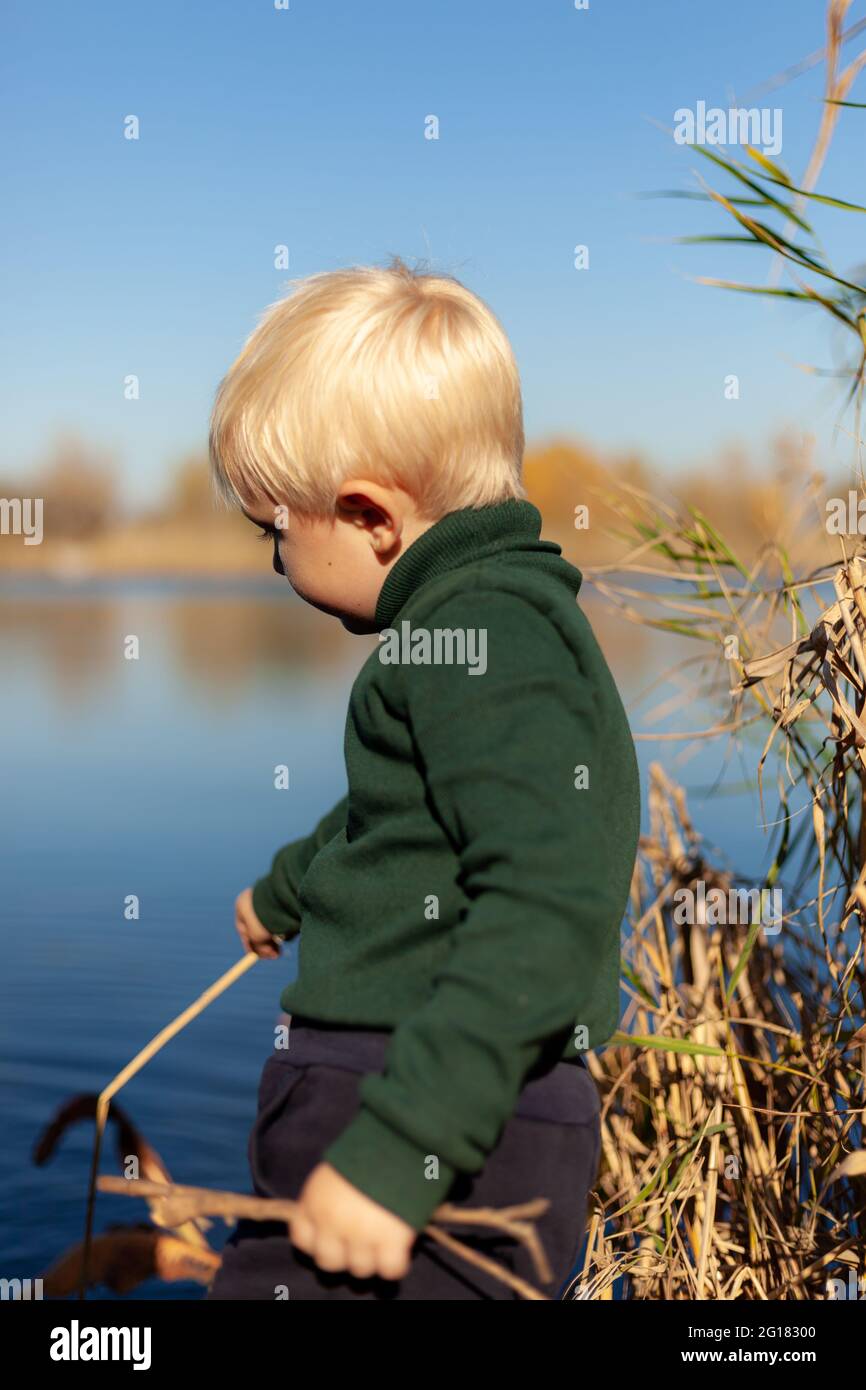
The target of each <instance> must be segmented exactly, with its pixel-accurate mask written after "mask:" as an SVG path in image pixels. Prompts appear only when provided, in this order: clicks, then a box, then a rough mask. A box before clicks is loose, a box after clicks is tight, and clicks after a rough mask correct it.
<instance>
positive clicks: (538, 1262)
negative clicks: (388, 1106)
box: [97, 1176, 553, 1302]
mask: <svg viewBox="0 0 866 1390" xmlns="http://www.w3.org/2000/svg"><path fill="white" fill-rule="evenodd" d="M97 1186H98V1188H99V1191H100V1192H111V1193H113V1194H114V1195H115V1196H119V1197H143V1198H145V1199H147V1200H148V1201H150V1202H153V1201H158V1202H159V1204H160V1219H161V1220H163V1221H164V1222H165V1223H166V1224H167V1225H168V1226H170V1227H175V1226H177V1225H180V1224H181V1223H182V1222H184V1221H188V1220H190V1219H192V1217H193V1216H223V1217H238V1216H244V1217H246V1218H247V1219H248V1220H250V1221H281V1222H285V1223H286V1226H287V1227H289V1231H290V1232H291V1224H292V1222H293V1220H294V1218H295V1215H296V1213H297V1210H298V1204H297V1202H294V1201H292V1200H291V1199H290V1198H277V1197H250V1196H247V1195H245V1194H243V1193H240V1192H217V1191H214V1190H213V1189H211V1188H207V1187H182V1186H180V1185H178V1184H175V1183H161V1182H146V1181H145V1180H144V1179H142V1178H122V1177H116V1176H105V1177H102V1178H99V1179H98V1182H97ZM549 1205H550V1204H549V1202H547V1201H546V1199H544V1198H538V1199H537V1200H535V1201H532V1202H526V1203H524V1204H523V1205H522V1206H517V1207H503V1208H502V1209H501V1210H497V1208H495V1207H479V1208H477V1209H476V1210H472V1209H471V1208H467V1207H455V1206H452V1205H451V1204H449V1203H446V1204H445V1205H443V1206H441V1207H437V1209H436V1211H435V1212H434V1213H433V1216H434V1219H435V1220H438V1221H448V1222H455V1223H460V1224H461V1225H467V1226H472V1225H479V1226H493V1227H497V1228H498V1229H500V1230H502V1231H503V1232H505V1233H506V1234H508V1235H511V1236H512V1237H513V1238H514V1239H515V1240H518V1241H520V1242H521V1243H522V1244H523V1245H524V1246H525V1247H526V1248H527V1250H528V1251H529V1253H530V1256H531V1257H532V1260H533V1262H534V1264H535V1266H536V1269H540V1270H541V1271H542V1278H544V1279H546V1281H549V1280H550V1279H551V1278H552V1277H553V1276H552V1274H551V1272H550V1267H549V1265H548V1263H547V1259H546V1257H545V1255H544V1251H543V1249H542V1247H541V1242H540V1241H539V1239H538V1235H537V1233H536V1231H535V1229H534V1228H533V1227H532V1226H530V1225H529V1224H528V1223H527V1222H525V1221H524V1220H521V1219H520V1218H522V1217H526V1216H540V1215H541V1214H542V1213H543V1212H545V1211H546V1210H547V1208H548V1206H549ZM423 1234H424V1235H425V1236H429V1237H430V1239H431V1240H434V1241H436V1242H437V1243H438V1244H439V1245H444V1246H445V1247H446V1248H447V1249H448V1250H451V1251H453V1253H454V1254H457V1255H460V1256H461V1257H462V1258H463V1259H465V1260H466V1261H467V1262H468V1263H469V1264H472V1265H475V1266H476V1267H477V1268H478V1269H482V1270H484V1271H485V1272H486V1273H487V1274H489V1275H491V1277H492V1278H494V1279H498V1280H499V1281H500V1283H503V1284H507V1285H508V1287H509V1288H511V1289H514V1291H515V1293H519V1294H520V1296H521V1298H527V1299H532V1300H534V1301H537V1300H542V1301H543V1302H548V1301H549V1300H548V1299H547V1295H546V1294H543V1293H540V1292H539V1290H538V1289H535V1288H533V1287H532V1285H531V1284H528V1283H527V1282H526V1281H525V1280H524V1279H521V1278H519V1277H518V1275H516V1274H512V1273H511V1271H510V1270H507V1269H505V1268H504V1267H503V1266H502V1265H500V1264H497V1263H496V1261H495V1260H489V1259H487V1257H486V1256H484V1255H480V1254H478V1252H477V1251H475V1250H471V1249H470V1248H469V1247H468V1246H466V1245H464V1244H463V1242H462V1241H459V1240H455V1238H454V1237H453V1236H449V1235H448V1234H447V1233H446V1232H445V1231H443V1230H441V1229H440V1227H439V1226H437V1225H433V1224H432V1223H431V1224H429V1225H427V1226H425V1227H424V1231H423Z"/></svg>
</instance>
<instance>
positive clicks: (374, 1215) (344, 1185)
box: [291, 1163, 417, 1279]
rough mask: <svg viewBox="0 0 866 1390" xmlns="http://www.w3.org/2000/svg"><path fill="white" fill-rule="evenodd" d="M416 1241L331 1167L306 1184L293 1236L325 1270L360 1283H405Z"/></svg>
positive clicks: (319, 1170)
mask: <svg viewBox="0 0 866 1390" xmlns="http://www.w3.org/2000/svg"><path fill="white" fill-rule="evenodd" d="M416 1235H417V1232H416V1231H414V1230H413V1228H412V1227H411V1226H409V1225H408V1224H407V1223H406V1222H405V1221H402V1220H401V1219H400V1217H399V1216H395V1215H394V1213H393V1212H391V1211H387V1210H386V1209H385V1207H380V1206H379V1204H378V1202H374V1201H373V1200H372V1198H370V1197H365V1196H364V1194H363V1192H359V1191H358V1189H357V1187H353V1186H352V1184H351V1183H350V1182H347V1181H346V1179H345V1178H344V1177H342V1175H341V1174H340V1173H338V1172H337V1170H336V1168H332V1167H331V1165H330V1163H320V1164H318V1166H317V1167H315V1168H314V1169H313V1171H312V1173H311V1174H310V1176H309V1177H308V1178H307V1181H306V1182H305V1183H304V1186H303V1188H302V1190H301V1195H300V1197H299V1198H298V1212H297V1215H296V1216H295V1218H294V1220H293V1221H292V1231H291V1239H292V1244H293V1245H295V1246H297V1248H298V1249H299V1250H303V1251H304V1252H305V1254H307V1255H309V1256H310V1257H311V1259H313V1260H315V1262H316V1264H317V1265H318V1266H319V1269H324V1270H327V1271H328V1273H336V1272H338V1271H339V1270H343V1269H347V1270H349V1272H350V1273H351V1274H354V1275H355V1276H356V1278H358V1279H370V1278H372V1277H373V1276H374V1275H378V1276H379V1277H380V1278H381V1279H402V1278H403V1276H404V1274H406V1273H407V1271H408V1269H409V1256H410V1254H411V1251H412V1246H413V1244H414V1243H415V1237H416Z"/></svg>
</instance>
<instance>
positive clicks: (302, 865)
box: [210, 262, 639, 1300]
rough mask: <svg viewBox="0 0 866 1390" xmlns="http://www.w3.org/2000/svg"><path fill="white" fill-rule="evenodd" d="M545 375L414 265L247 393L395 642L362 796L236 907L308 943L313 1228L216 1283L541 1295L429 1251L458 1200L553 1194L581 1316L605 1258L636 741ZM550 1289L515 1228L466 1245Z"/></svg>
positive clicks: (365, 618) (305, 1212) (358, 607)
mask: <svg viewBox="0 0 866 1390" xmlns="http://www.w3.org/2000/svg"><path fill="white" fill-rule="evenodd" d="M522 454H523V425H522V409H521V399H520V385H519V380H518V375H517V369H516V366H515V362H514V358H513V355H512V352H511V348H510V346H509V343H508V340H507V338H506V336H505V334H504V332H503V330H502V328H501V326H500V325H499V323H498V322H497V320H496V319H495V318H494V317H493V315H492V314H491V312H490V311H489V309H488V308H487V307H486V306H485V305H484V304H483V303H482V302H481V301H480V300H479V299H477V298H476V297H475V296H474V295H473V294H471V293H470V292H469V291H468V290H466V289H465V288H464V287H463V286H462V285H460V284H459V283H457V282H456V281H455V280H452V279H450V278H446V277H443V276H434V275H426V274H416V273H412V272H411V271H409V270H408V269H407V268H406V267H405V266H404V265H403V264H402V263H400V262H397V263H395V264H394V265H392V266H391V267H390V268H389V269H386V270H380V269H373V268H361V269H354V270H345V271H337V272H333V273H329V274H323V275H316V276H313V277H311V278H310V279H308V280H306V281H303V282H301V283H300V284H299V285H297V286H296V288H295V290H294V292H293V293H292V294H291V295H290V296H289V297H288V298H287V299H285V300H283V301H281V302H280V303H278V304H277V305H276V306H275V307H273V308H272V309H271V310H270V311H269V313H268V314H267V315H266V317H265V318H264V320H263V322H262V323H261V324H260V326H259V327H258V328H257V329H256V331H255V332H254V333H253V335H252V337H251V338H250V339H249V341H248V343H247V344H246V346H245V348H244V350H243V351H242V353H241V355H240V357H239V358H238V360H237V361H236V362H235V364H234V365H233V367H232V368H231V369H230V371H229V373H228V375H227V376H226V378H225V380H224V381H223V383H222V385H221V387H220V390H219V393H218V396H217V400H216V405H215V408H214V414H213V421H212V430H211V457H212V461H213V466H214V470H215V476H216V479H217V481H218V484H219V486H220V487H221V489H222V491H223V493H224V494H225V495H227V496H228V497H230V498H232V499H233V500H234V501H235V502H237V503H239V505H240V506H241V507H242V508H243V510H244V511H245V513H246V515H247V516H248V517H249V518H250V520H251V521H254V522H256V523H257V524H258V525H260V526H261V527H262V528H263V530H264V531H265V533H266V534H267V535H269V536H271V537H272V538H273V544H274V566H275V568H276V569H277V571H278V572H279V573H280V574H282V575H285V577H286V578H287V579H288V581H289V583H290V584H291V585H292V587H293V589H295V590H296V592H297V593H298V594H300V595H301V597H302V598H304V599H306V600H307V602H308V603H311V604H313V605H314V606H315V607H316V608H319V609H321V610H322V611H323V612H325V613H328V614H331V615H332V616H334V617H337V618H339V619H340V620H341V622H342V623H343V624H344V626H345V627H346V628H348V629H349V631H351V632H356V633H378V634H379V646H378V648H377V649H376V650H375V651H374V652H373V653H372V654H371V655H370V657H369V659H368V660H367V661H366V663H365V665H364V666H363V668H362V670H361V672H360V674H359V676H358V678H357V680H356V682H355V685H354V688H353V690H352V696H351V701H350V704H349V711H348V719H347V724H346V733H345V755H346V768H347V773H348V784H349V790H348V795H347V796H346V797H345V798H344V799H343V800H342V801H341V802H340V803H339V805H338V806H336V807H335V808H334V809H333V811H331V812H330V814H329V815H326V816H325V817H324V819H323V820H322V821H321V822H320V823H319V825H318V827H317V828H316V830H315V831H314V832H313V834H312V835H310V836H309V837H308V838H307V839H304V840H300V841H296V842H294V843H293V844H290V845H287V846H286V847H285V848H284V849H282V850H280V851H279V852H278V853H277V855H276V857H275V859H274V861H273V866H272V869H271V872H270V874H269V875H267V876H266V877H265V878H262V879H261V880H260V881H259V882H258V883H257V884H256V885H255V887H254V888H253V889H252V890H250V889H247V890H246V892H244V893H242V894H241V895H240V897H239V898H238V901H237V905H236V921H237V929H238V931H239V933H240V935H241V938H242V940H243V941H244V942H245V944H246V945H247V946H248V948H249V949H250V950H252V951H255V952H257V953H258V954H259V955H260V956H268V957H274V956H276V955H278V954H279V949H280V948H279V946H278V945H277V944H276V942H277V939H278V938H283V939H285V938H288V937H291V936H294V935H296V934H297V933H298V932H300V957H299V973H298V978H297V981H296V982H295V983H294V984H292V985H290V986H289V987H288V988H287V989H286V990H285V991H284V993H283V995H282V1005H283V1008H284V1009H285V1010H286V1011H287V1012H289V1013H290V1014H291V1016H292V1022H291V1029H290V1036H289V1045H288V1048H287V1049H285V1050H279V1049H278V1050H275V1052H274V1055H273V1057H272V1058H270V1059H269V1061H268V1062H267V1063H266V1064H265V1068H264V1072H263V1075H262V1081H261V1085H260V1089H259V1109H258V1116H257V1120H256V1123H255V1126H254V1129H253V1132H252V1135H251V1137H250V1146H249V1151H250V1162H251V1168H252V1173H253V1179H254V1185H255V1189H256V1191H257V1192H258V1193H259V1194H260V1195H262V1196H271V1197H275V1196H281V1197H291V1198H295V1199H297V1201H298V1204H299V1208H298V1216H297V1219H296V1221H295V1222H294V1223H293V1225H292V1230H291V1243H290V1242H289V1241H288V1240H287V1238H286V1229H285V1226H278V1225H274V1226H270V1225H266V1224H255V1223H250V1222H242V1223H241V1224H240V1226H239V1227H238V1229H237V1231H236V1232H235V1234H234V1235H233V1237H232V1239H231V1240H230V1242H229V1245H228V1246H227V1248H226V1252H225V1258H224V1262H223V1266H222V1269H221V1271H220V1273H219V1274H218V1276H217V1278H216V1281H215V1284H214V1286H213V1289H212V1291H211V1294H210V1297H211V1298H217V1299H242V1298H263V1299H274V1298H281V1297H282V1298H285V1297H289V1298H291V1299H323V1300H324V1299H365V1298H366V1299H382V1300H386V1299H390V1298H396V1299H406V1300H418V1299H511V1298H514V1297H516V1296H517V1295H516V1294H515V1292H514V1290H513V1289H512V1288H510V1287H508V1286H507V1285H505V1284H503V1283H501V1282H499V1281H497V1280H496V1278H494V1277H493V1276H492V1275H491V1274H490V1273H489V1272H488V1271H486V1270H483V1269H480V1268H478V1267H476V1266H475V1265H474V1264H470V1263H468V1262H467V1261H466V1260H465V1259H463V1258H461V1257H460V1256H459V1255H456V1254H452V1253H451V1252H450V1251H449V1250H448V1249H447V1248H444V1247H443V1246H442V1245H441V1244H439V1243H437V1242H435V1241H434V1240H433V1239H432V1238H431V1237H430V1236H429V1235H421V1236H420V1238H419V1233H421V1232H423V1230H424V1227H425V1226H426V1225H427V1224H428V1222H430V1220H431V1218H432V1217H433V1215H434V1213H435V1211H436V1208H437V1207H439V1206H441V1205H442V1204H443V1203H446V1202H447V1203H448V1204H449V1205H452V1206H457V1207H467V1208H478V1207H507V1206H513V1205H517V1204H522V1203H524V1202H527V1201H531V1200H532V1199H534V1198H538V1197H543V1198H545V1199H547V1201H548V1202H549V1204H550V1205H549V1208H548V1210H547V1212H546V1214H545V1215H544V1216H542V1217H541V1218H540V1219H539V1220H538V1222H537V1229H538V1232H539V1235H540V1238H541V1242H542V1244H543V1246H544V1248H545V1252H546V1254H547V1256H548V1259H549V1260H550V1263H551V1266H552V1270H553V1275H554V1279H553V1281H552V1282H551V1283H550V1284H548V1286H547V1287H546V1289H545V1292H547V1294H548V1295H549V1296H553V1297H555V1296H556V1293H557V1291H558V1290H559V1288H560V1287H561V1285H562V1282H563V1281H564V1280H565V1279H566V1278H567V1277H568V1275H569V1274H570V1272H571V1269H572V1266H573V1262H574V1260H575V1258H576V1256H577V1253H578V1249H579V1245H580V1242H581V1240H582V1235H583V1228H584V1221H585V1213H586V1201H587V1194H588V1191H589V1189H590V1187H591V1184H592V1182H593V1181H594V1179H595V1174H596V1168H597V1163H598V1157H599V1147H600V1131H599V1102H598V1094H597V1091H596V1089H595V1085H594V1083H593V1081H592V1078H591V1077H590V1074H589V1072H588V1070H587V1069H586V1065H585V1062H584V1061H583V1058H582V1056H581V1053H583V1052H585V1051H586V1050H587V1049H589V1048H598V1047H600V1046H602V1044H604V1043H605V1042H606V1041H607V1040H608V1039H609V1037H610V1035H611V1033H612V1032H613V1031H614V1029H615V1027H616V1023H617V1019H618V978H619V932H620V924H621V920H622V916H623V912H624V909H625V906H626V901H627V896H628V889H629V883H630V878H631V872H632V867H633V863H634V857H635V852H636V846H637V837H638V821H639V794H638V777H637V769H636V762H635V757H634V747H633V743H632V740H631V736H630V733H629V729H628V724H627V721H626V717H625V714H624V712H623V709H622V705H621V703H620V700H619V697H618V695H617V691H616V688H615V686H614V683H613V680H612V677H611V675H610V672H609V671H608V668H607V666H606V664H605V661H604V659H603V657H602V656H601V653H600V651H599V648H598V646H597V645H596V642H595V639H594V637H593V635H592V632H591V630H590V627H589V624H588V623H587V620H586V618H585V617H584V616H583V614H582V612H581V610H580V608H579V607H578V606H577V603H576V601H575V599H576V595H577V591H578V588H579V586H580V582H581V578H580V574H579V572H578V571H577V570H576V569H574V568H573V567H572V566H571V565H569V564H568V563H566V561H565V560H563V559H562V557H561V553H560V549H559V547H558V546H556V545H553V544H551V543H549V542H546V541H542V540H540V539H539V530H540V520H541V519H540V516H539V514H538V512H537V511H536V509H535V508H534V507H533V506H531V505H530V503H528V502H527V501H525V500H523V496H524V494H523V490H522V486H521V481H520V471H521V461H522ZM448 1229H449V1230H450V1231H451V1232H452V1233H453V1235H454V1236H455V1237H456V1238H457V1239H459V1240H461V1241H463V1242H465V1243H467V1244H469V1245H470V1246H471V1247H472V1249H473V1250H474V1251H476V1252H478V1253H479V1254H480V1255H482V1256H484V1257H485V1258H486V1259H487V1260H494V1261H496V1262H497V1263H499V1264H500V1265H503V1266H505V1267H506V1268H507V1269H509V1270H511V1271H512V1272H514V1273H516V1274H517V1275H518V1276H520V1277H522V1278H525V1279H528V1280H529V1281H530V1282H533V1283H535V1284H536V1286H537V1285H538V1278H537V1275H536V1273H535V1271H534V1267H533V1265H532V1264H531V1262H530V1260H529V1257H528V1255H527V1252H526V1250H525V1249H524V1248H523V1246H522V1245H520V1244H519V1243H516V1242H515V1241H514V1240H513V1239H511V1238H509V1237H508V1236H507V1235H503V1233H502V1232H501V1231H497V1230H495V1229H491V1228H489V1227H484V1226H478V1225H476V1226H472V1225H471V1224H466V1225H454V1224H450V1223H449V1225H448Z"/></svg>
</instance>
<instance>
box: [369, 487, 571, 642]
mask: <svg viewBox="0 0 866 1390" xmlns="http://www.w3.org/2000/svg"><path fill="white" fill-rule="evenodd" d="M540 534H541V513H540V512H539V510H538V508H537V507H533V505H532V503H531V502H518V501H515V500H509V501H507V502H497V503H496V504H495V505H494V506H492V507H464V508H463V510H462V511H459V512H449V513H448V514H447V516H443V517H441V518H440V520H439V521H437V522H434V524H433V525H432V526H431V527H430V528H429V530H427V531H424V532H423V533H422V534H421V535H420V536H419V537H418V539H417V540H416V541H413V543H412V545H410V546H409V548H408V550H406V551H405V553H404V554H403V555H401V556H400V558H399V560H398V561H397V563H396V564H395V565H394V567H393V569H391V570H390V571H389V574H388V577H387V579H386V580H385V583H384V584H383V585H382V591H381V593H380V594H379V601H378V603H377V604H376V616H375V619H374V622H375V625H376V628H377V629H378V630H379V631H380V632H381V631H382V629H383V628H386V627H391V626H392V624H393V622H394V619H395V618H396V616H397V614H398V613H399V612H400V610H401V608H402V607H403V606H404V604H405V603H407V602H408V600H409V599H410V598H411V597H412V595H413V594H414V593H416V592H417V590H418V589H420V588H421V586H422V585H423V584H426V583H427V582H428V580H430V579H435V578H437V576H438V575H440V574H446V573H447V572H448V571H449V570H455V569H460V568H461V567H462V566H463V565H469V564H472V563H473V562H474V561H475V560H480V559H483V558H484V557H485V556H488V555H495V554H497V553H499V552H500V551H503V550H533V551H543V552H547V553H548V554H553V555H560V554H561V551H560V548H559V546H558V545H554V544H553V542H552V541H542V540H540V539H539V536H540Z"/></svg>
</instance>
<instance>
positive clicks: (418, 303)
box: [210, 260, 524, 519]
mask: <svg viewBox="0 0 866 1390" xmlns="http://www.w3.org/2000/svg"><path fill="white" fill-rule="evenodd" d="M523 442H524V441H523V416H522V406H521V399H520V380H519V377H518V373H517V365H516V363H515V361H514V355H513V353H512V351H511V345H510V344H509V342H508V338H507V337H506V335H505V332H504V330H503V328H502V326H501V324H500V323H499V321H498V320H497V319H496V318H495V316H494V315H493V314H492V313H491V311H490V310H489V309H488V308H487V306H486V305H485V304H484V303H482V301H481V300H480V299H478V298H477V297H476V296H475V295H474V294H471V293H470V291H469V290H467V289H466V288H465V287H464V286H463V285H461V284H460V283H459V282H458V281H457V280H454V279H452V278H451V277H450V276H444V275H432V274H424V273H419V272H415V271H412V270H409V269H408V268H407V267H406V266H405V265H403V263H402V262H401V261H399V260H398V261H395V262H394V263H393V264H392V265H391V266H389V267H388V268H387V269H384V270H383V269H377V268H375V267H372V266H359V267H355V268H353V269H350V270H336V271H328V272H325V273H322V274H319V275H312V276H310V277H309V278H308V279H305V280H300V281H297V282H296V283H295V285H294V287H293V291H292V292H291V293H290V294H289V295H288V297H287V298H285V299H281V300H280V301H278V303H276V304H274V305H272V306H271V308H270V309H269V310H268V311H267V312H266V313H265V315H264V317H263V319H262V321H261V323H260V324H259V326H258V327H257V328H256V329H255V331H254V332H253V333H252V335H251V336H250V338H249V340H248V341H247V343H246V345H245V346H244V348H243V351H242V352H241V354H240V356H239V357H238V358H237V361H236V362H235V363H234V364H233V365H232V367H230V368H229V371H228V373H227V374H226V376H225V378H224V380H223V381H222V383H221V384H220V387H219V390H218V392H217V397H216V401H215V404H214V409H213V415H212V418H211V433H210V455H211V462H212V465H213V470H214V477H215V479H216V483H217V487H218V489H219V491H220V492H221V493H222V495H223V496H224V497H226V498H228V499H229V500H232V501H235V502H240V503H241V505H247V504H249V503H251V502H252V501H253V500H258V499H261V498H267V499H270V500H273V501H275V502H277V503H281V504H282V503H288V505H289V507H290V508H293V509H295V510H297V511H299V512H301V513H304V514H307V515H314V516H327V515H331V514H333V510H334V506H335V503H336V499H337V494H338V491H339V488H340V486H341V484H342V483H343V482H345V481H346V479H348V478H351V477H360V478H368V479H370V480H371V481H373V482H379V483H382V484H389V485H392V486H399V487H402V488H404V489H405V490H406V491H407V492H408V493H410V495H411V496H412V497H413V498H414V500H415V503H416V505H417V506H418V508H419V511H420V512H421V513H422V515H423V516H425V517H428V518H432V519H435V518H437V517H440V516H443V515H444V514H445V513H446V512H450V511H456V510H458V509H459V508H461V507H482V506H487V505H490V504H491V503H494V502H500V501H503V500H505V499H506V498H511V497H522V496H524V492H523V487H522V484H521V481H520V469H521V463H522V459H523Z"/></svg>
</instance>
